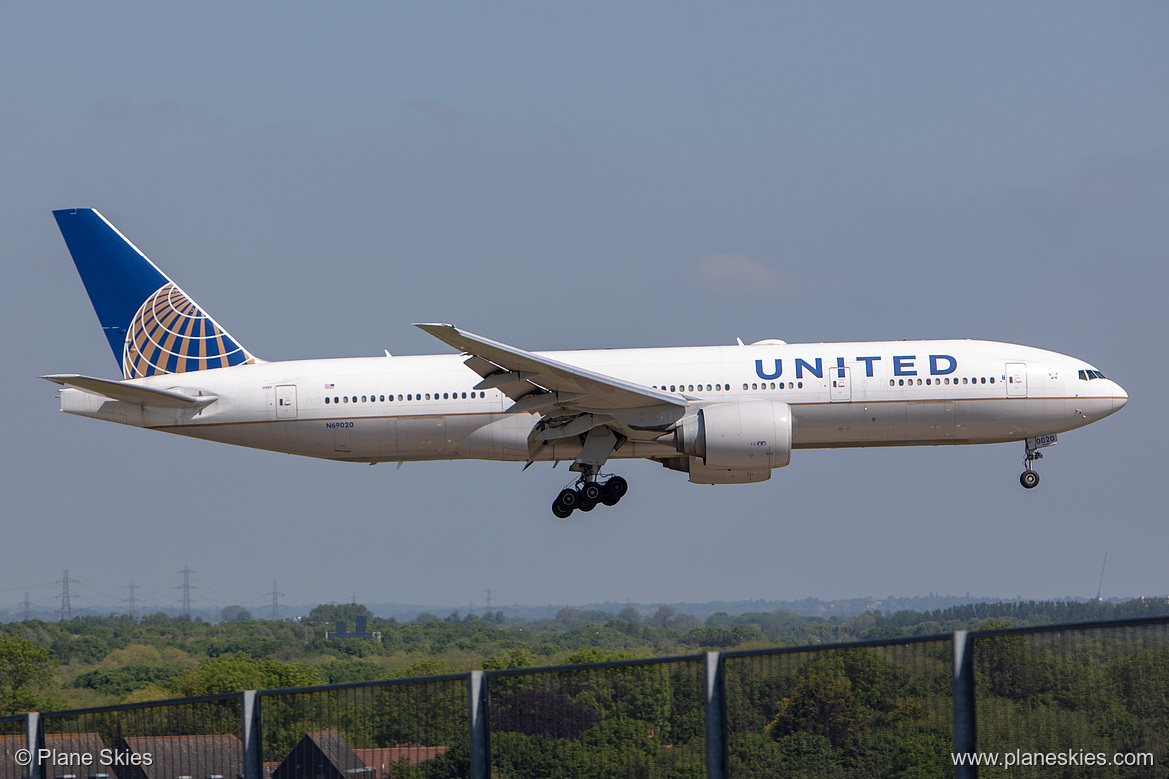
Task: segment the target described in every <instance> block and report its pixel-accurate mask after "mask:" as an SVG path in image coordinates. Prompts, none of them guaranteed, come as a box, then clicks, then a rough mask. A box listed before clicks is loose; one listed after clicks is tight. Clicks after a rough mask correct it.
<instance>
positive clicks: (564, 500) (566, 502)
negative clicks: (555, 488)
mask: <svg viewBox="0 0 1169 779" xmlns="http://www.w3.org/2000/svg"><path fill="white" fill-rule="evenodd" d="M552 505H553V507H555V506H557V505H559V506H560V508H561V509H562V510H567V511H568V513H569V514H571V513H572V510H573V509H578V508H580V493H579V492H577V491H576V490H561V491H560V494H559V495H557V496H556V501H555V502H554V503H553V504H552Z"/></svg>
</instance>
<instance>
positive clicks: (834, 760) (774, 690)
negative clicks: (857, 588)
mask: <svg viewBox="0 0 1169 779" xmlns="http://www.w3.org/2000/svg"><path fill="white" fill-rule="evenodd" d="M725 667H726V672H725V673H726V706H727V737H728V757H729V759H728V767H729V775H730V776H732V777H735V778H736V779H764V777H775V776H798V777H832V778H835V777H873V776H944V775H946V774H947V773H948V772H949V766H950V752H951V751H952V747H951V744H952V741H953V739H952V735H951V721H952V711H951V702H950V686H951V641H950V640H949V639H944V640H943V639H937V638H934V639H929V640H913V641H899V642H887V643H880V644H854V645H842V646H836V647H833V648H822V649H799V650H786V649H785V650H775V651H771V652H766V653H760V652H752V653H732V654H729V655H728V656H727V657H726V659H725Z"/></svg>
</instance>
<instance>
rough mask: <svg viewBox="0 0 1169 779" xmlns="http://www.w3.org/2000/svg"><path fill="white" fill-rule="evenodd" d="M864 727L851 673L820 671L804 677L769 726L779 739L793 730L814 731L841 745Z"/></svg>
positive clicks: (838, 745) (814, 733) (796, 731)
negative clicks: (847, 674) (849, 678)
mask: <svg viewBox="0 0 1169 779" xmlns="http://www.w3.org/2000/svg"><path fill="white" fill-rule="evenodd" d="M863 727H864V715H863V714H862V712H861V706H860V702H859V701H858V700H857V697H856V695H855V694H854V693H853V689H852V682H850V681H849V680H848V677H846V676H843V675H839V674H834V673H830V672H826V671H817V672H814V673H811V674H808V675H807V676H805V677H804V678H803V679H801V680H800V683H799V684H797V685H796V688H795V690H793V691H792V695H791V697H790V698H784V699H783V700H781V701H780V702H779V711H778V712H777V713H776V715H775V719H774V720H772V721H771V724H769V725H768V726H767V729H768V731H769V732H770V733H771V735H772V737H773V738H775V739H777V740H780V739H783V738H784V737H785V736H790V735H791V734H793V733H811V734H812V735H815V736H821V737H823V738H826V739H828V741H829V743H831V744H832V746H833V748H835V749H840V748H841V747H842V746H844V743H845V741H847V740H848V738H849V736H852V735H854V734H855V733H857V732H859V731H860V730H861V729H862V728H863Z"/></svg>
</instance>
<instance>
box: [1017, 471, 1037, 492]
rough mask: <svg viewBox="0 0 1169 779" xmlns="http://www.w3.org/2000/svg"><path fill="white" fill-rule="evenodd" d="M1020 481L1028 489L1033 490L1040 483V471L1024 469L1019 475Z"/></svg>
mask: <svg viewBox="0 0 1169 779" xmlns="http://www.w3.org/2000/svg"><path fill="white" fill-rule="evenodd" d="M1019 483H1020V484H1022V485H1023V486H1024V487H1025V488H1026V489H1029V490H1033V489H1035V488H1036V487H1037V486H1038V485H1039V472H1038V471H1023V473H1022V474H1021V475H1020V476H1019Z"/></svg>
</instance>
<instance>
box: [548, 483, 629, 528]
mask: <svg viewBox="0 0 1169 779" xmlns="http://www.w3.org/2000/svg"><path fill="white" fill-rule="evenodd" d="M575 485H576V486H575V487H566V488H565V489H563V490H561V491H560V494H559V495H557V496H556V500H554V501H552V513H553V514H555V515H556V516H557V517H559V518H560V519H568V518H569V517H570V516H572V512H573V511H575V510H576V509H580V510H581V511H592V510H593V509H595V508H596V507H597V504H598V503H603V504H604V505H606V506H616V505H617V501H619V500H621V499H622V498H623V497H625V493H627V492H629V482H627V481H625V479H622V478H621V477H620V476H609V477H608V478H607V479H605V481H603V482H598V481H597V480H596V477H595V476H593V477H592V478H589V477H587V476H581V477H580V478H579V479H577V481H576V482H575Z"/></svg>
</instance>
